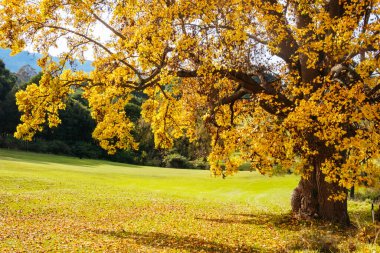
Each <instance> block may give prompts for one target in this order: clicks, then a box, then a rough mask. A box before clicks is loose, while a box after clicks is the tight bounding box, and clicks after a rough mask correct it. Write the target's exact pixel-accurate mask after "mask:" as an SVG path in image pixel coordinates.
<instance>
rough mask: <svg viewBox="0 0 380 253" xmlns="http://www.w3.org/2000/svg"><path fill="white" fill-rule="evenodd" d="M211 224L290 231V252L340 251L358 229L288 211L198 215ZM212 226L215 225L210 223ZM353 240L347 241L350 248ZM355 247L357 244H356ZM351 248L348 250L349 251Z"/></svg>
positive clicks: (288, 234)
mask: <svg viewBox="0 0 380 253" xmlns="http://www.w3.org/2000/svg"><path fill="white" fill-rule="evenodd" d="M196 219H199V220H204V221H206V222H210V223H214V222H217V223H224V224H244V225H256V226H259V227H262V228H261V229H272V228H276V229H278V230H280V231H281V230H282V231H283V232H284V234H286V238H287V243H286V250H287V251H299V250H301V251H302V250H308V251H317V252H339V251H340V250H339V248H338V245H339V244H340V243H341V241H342V240H347V238H350V237H351V238H354V237H355V235H356V234H357V232H358V230H357V228H356V227H355V225H353V226H350V227H341V226H338V225H335V224H331V223H328V222H324V221H321V220H312V219H309V220H307V219H306V220H305V219H298V218H296V217H294V216H293V215H292V214H291V213H285V214H271V213H261V214H246V213H241V214H231V215H230V218H222V219H220V218H217V219H212V218H196ZM210 226H212V224H210ZM350 245H351V243H349V242H347V247H351V246H350ZM353 247H354V246H353ZM350 250H351V249H349V250H348V252H351V251H350Z"/></svg>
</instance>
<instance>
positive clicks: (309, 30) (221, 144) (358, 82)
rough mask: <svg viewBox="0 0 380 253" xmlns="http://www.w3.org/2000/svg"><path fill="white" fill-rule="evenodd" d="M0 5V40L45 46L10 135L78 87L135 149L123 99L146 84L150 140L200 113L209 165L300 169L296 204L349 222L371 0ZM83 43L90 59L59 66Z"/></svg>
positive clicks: (368, 108)
mask: <svg viewBox="0 0 380 253" xmlns="http://www.w3.org/2000/svg"><path fill="white" fill-rule="evenodd" d="M0 6H1V8H0V16H1V18H0V20H1V21H0V40H1V41H0V43H1V46H2V47H8V48H12V50H13V53H17V52H19V51H20V50H22V49H24V48H25V46H26V45H32V47H33V49H34V50H36V51H38V52H40V53H42V54H44V57H43V58H42V59H40V60H39V65H40V66H41V67H42V68H43V70H44V75H43V76H42V79H41V81H40V82H39V84H35V85H29V86H28V88H27V89H26V91H21V92H19V93H18V94H17V101H18V106H19V109H20V110H21V111H22V112H23V115H22V117H21V120H22V122H23V123H22V124H20V125H19V126H18V128H17V132H16V136H17V137H20V138H26V139H30V138H32V136H33V135H34V134H35V133H36V132H37V131H41V126H42V124H44V123H45V122H48V123H49V126H50V127H54V126H57V125H58V124H59V123H60V120H59V117H58V111H59V110H60V109H63V108H65V101H66V99H67V97H68V95H69V94H70V93H71V92H73V89H74V88H75V87H81V88H82V89H83V90H84V93H83V97H84V98H85V99H87V100H88V102H89V106H90V108H91V115H92V117H93V118H94V119H95V120H96V122H97V126H96V128H95V130H94V132H93V137H94V138H96V139H98V140H99V142H100V145H101V146H102V147H103V148H105V149H107V150H108V151H109V152H111V153H113V152H115V151H116V150H117V149H128V148H133V149H135V148H137V146H138V145H137V142H136V140H134V139H133V137H132V135H131V131H132V129H133V127H134V124H133V122H132V121H131V120H130V119H129V118H128V115H126V114H125V111H124V107H125V105H126V104H127V103H128V101H129V100H130V99H131V93H132V92H133V91H136V90H140V91H144V92H145V93H146V94H147V95H148V96H149V99H148V100H147V101H145V102H144V104H143V106H142V108H143V109H142V115H143V117H144V119H145V120H146V121H148V122H150V123H151V127H152V130H153V132H154V138H155V145H156V147H162V148H170V147H171V146H172V145H173V140H174V139H176V138H180V137H182V136H184V135H186V136H188V137H189V138H190V140H196V139H197V138H199V134H200V132H201V131H199V129H201V127H200V126H204V127H206V129H207V130H208V132H209V133H210V134H211V136H212V141H211V146H212V150H211V154H210V156H209V162H210V164H211V170H212V172H213V173H214V174H217V175H220V174H222V171H223V170H225V172H224V173H227V174H232V173H234V172H235V171H236V170H237V168H238V166H239V165H240V164H241V163H242V162H243V161H246V160H248V161H250V162H251V166H252V168H254V169H257V170H258V171H260V172H261V173H263V174H265V173H269V174H270V173H271V171H272V170H273V168H274V166H273V165H281V166H282V167H284V168H289V167H291V166H292V168H293V169H294V170H295V171H296V172H298V173H300V174H301V175H303V178H302V179H301V184H300V185H301V186H302V189H303V192H304V193H303V197H304V199H309V200H310V201H309V202H307V203H302V205H303V210H302V211H304V212H305V213H308V214H309V215H313V214H317V215H319V216H322V217H325V218H327V219H333V220H334V219H338V220H339V221H341V222H343V223H347V222H348V216H347V212H346V211H345V210H346V202H345V201H346V189H348V188H350V187H352V186H354V185H357V184H360V183H366V184H373V183H375V181H376V180H375V179H377V175H378V174H379V173H378V171H377V170H378V167H377V166H376V165H375V163H374V161H375V158H378V156H379V140H380V135H379V134H380V126H379V119H380V108H379V100H380V94H379V90H380V83H379V64H380V60H379V52H380V50H379V49H380V46H379V45H380V43H379V40H380V34H379V31H380V22H379V15H380V8H379V7H380V1H378V0H363V1H356V0H325V1H309V0H302V1H301V0H284V1H281V0H268V1H258V0H250V1H242V0H228V1H223V0H222V1H213V0H212V1H179V0H149V1H146V0H141V1H139V0H135V1H131V0H128V1H127V0H111V1H102V0H100V1H99V0H96V1H95V0H83V1H77V0H54V1H51V0H39V1H29V0H22V1H19V0H2V1H1V3H0ZM100 27H101V29H102V31H104V33H103V32H102V33H100V32H99V31H100V29H99V28H100ZM61 38H65V40H66V43H67V52H65V53H62V54H61V57H60V58H61V61H60V62H59V63H56V62H54V61H52V60H51V59H50V58H49V55H48V53H49V50H51V49H54V47H56V46H57V45H58V44H60V43H62V40H61ZM89 49H90V52H92V54H93V58H94V61H93V66H94V70H93V71H92V72H91V73H84V72H80V71H71V70H64V68H63V66H64V64H65V62H70V61H73V60H74V59H76V58H78V59H82V60H83V59H84V57H85V56H84V55H85V54H84V52H85V51H87V50H89ZM309 186H310V187H309ZM322 188H323V189H325V192H324V191H323V190H322ZM305 189H308V190H305ZM326 189H327V190H326ZM332 200H337V201H341V203H343V204H341V206H338V205H339V204H337V203H336V202H334V201H332ZM312 202H313V203H314V202H315V203H314V204H311V203H312ZM306 206H307V207H306ZM310 206H314V207H313V208H311V209H312V210H311V211H310V212H309V210H310V208H309V207H310ZM332 209H334V210H338V211H332ZM339 212H340V213H339ZM338 216H339V217H338ZM342 217H343V218H342Z"/></svg>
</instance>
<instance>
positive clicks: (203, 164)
mask: <svg viewBox="0 0 380 253" xmlns="http://www.w3.org/2000/svg"><path fill="white" fill-rule="evenodd" d="M190 168H191V169H199V170H207V169H209V168H210V165H209V163H208V162H207V161H206V160H205V158H198V159H196V160H194V161H190Z"/></svg>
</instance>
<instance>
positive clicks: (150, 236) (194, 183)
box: [0, 150, 372, 252]
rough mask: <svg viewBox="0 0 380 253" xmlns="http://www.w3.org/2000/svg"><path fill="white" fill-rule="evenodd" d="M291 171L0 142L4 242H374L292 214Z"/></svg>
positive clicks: (359, 212) (208, 246) (130, 245)
mask: <svg viewBox="0 0 380 253" xmlns="http://www.w3.org/2000/svg"><path fill="white" fill-rule="evenodd" d="M297 181H298V177H296V176H282V177H272V178H268V177H263V176H260V175H258V174H257V173H250V172H241V173H239V174H238V175H236V176H234V177H228V178H227V179H225V180H222V179H220V178H213V177H210V173H209V172H208V171H196V170H174V169H164V168H153V167H141V166H132V165H125V164H117V163H110V162H105V161H94V160H85V159H83V160H80V159H76V158H68V157H61V156H51V155H41V154H33V153H24V152H15V151H7V150H0V251H5V252H14V251H31V252H38V251H41V252H44V251H52V252H56V251H59V252H72V251H81V252H83V251H85V252H87V251H89V252H94V251H95V252H97V251H99V252H105V251H107V252H112V251H115V252H136V251H140V252H155V251H156V252H186V251H189V252H198V251H203V252H253V251H284V252H287V251H291V250H297V249H309V250H316V249H319V250H324V249H325V248H328V249H332V250H334V249H341V250H342V249H349V248H350V247H354V246H356V248H357V249H370V248H371V247H372V246H371V245H368V244H367V245H365V244H363V243H362V242H361V241H360V240H359V239H362V237H365V236H366V234H365V235H360V236H358V235H357V234H358V232H362V231H357V230H353V229H351V230H348V231H344V232H342V231H340V230H339V228H336V227H334V226H330V225H328V224H316V223H311V222H300V221H297V220H295V219H292V218H291V217H290V215H289V214H288V213H289V198H290V194H291V191H292V189H293V188H294V187H295V186H296V184H297ZM351 206H352V208H351V210H352V211H351V216H352V217H353V220H356V219H360V221H359V223H360V224H364V221H363V219H364V220H365V219H367V220H368V215H366V214H364V215H363V211H366V210H368V204H362V203H355V202H352V203H351ZM347 238H350V239H349V240H348V239H347ZM330 241H331V243H330ZM349 241H352V243H350V242H349ZM351 244H353V245H351Z"/></svg>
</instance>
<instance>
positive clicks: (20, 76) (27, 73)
mask: <svg viewBox="0 0 380 253" xmlns="http://www.w3.org/2000/svg"><path fill="white" fill-rule="evenodd" d="M37 74H38V73H37V71H36V70H35V69H34V68H33V67H32V66H30V65H29V64H27V65H25V66H22V67H21V68H20V69H19V70H18V71H17V73H16V74H15V75H16V77H17V83H18V84H23V83H27V82H29V81H30V79H31V78H32V77H33V76H36V75H37Z"/></svg>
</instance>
